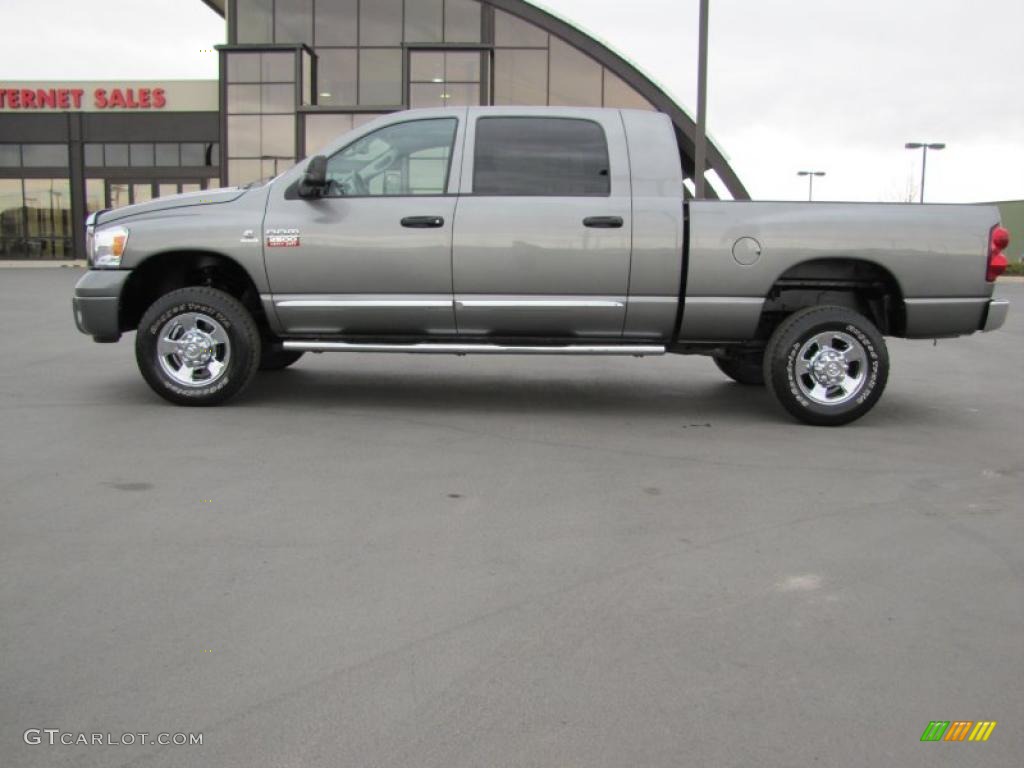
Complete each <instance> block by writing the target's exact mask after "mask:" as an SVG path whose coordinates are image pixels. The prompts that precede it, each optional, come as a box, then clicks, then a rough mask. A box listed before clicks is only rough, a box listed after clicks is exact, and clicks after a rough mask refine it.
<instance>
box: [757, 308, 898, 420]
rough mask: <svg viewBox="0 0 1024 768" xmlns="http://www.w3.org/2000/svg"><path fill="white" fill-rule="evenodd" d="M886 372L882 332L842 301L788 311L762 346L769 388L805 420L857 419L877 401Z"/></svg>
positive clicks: (885, 355)
mask: <svg viewBox="0 0 1024 768" xmlns="http://www.w3.org/2000/svg"><path fill="white" fill-rule="evenodd" d="M888 377H889V353H888V351H887V350H886V347H885V339H883V338H882V334H881V333H879V332H878V329H877V328H875V326H874V324H872V322H871V321H870V320H868V319H867V318H866V317H864V316H863V315H861V314H859V313H857V312H854V311H852V310H850V309H846V308H845V307H832V306H822V307H809V308H808V309H803V310H800V311H799V312H796V313H794V314H792V315H790V316H789V317H788V318H786V320H784V321H783V322H782V324H781V325H779V327H778V328H776V329H775V332H774V333H773V334H772V337H771V339H770V340H769V342H768V347H767V349H766V350H765V356H764V378H765V381H766V383H767V384H768V388H769V389H770V390H771V392H772V394H774V395H775V397H776V399H778V401H779V402H780V403H781V404H782V406H783V407H784V408H785V409H786V410H787V411H789V412H790V413H791V414H793V415H794V416H796V417H797V418H798V419H800V420H801V421H804V422H806V423H808V424H815V425H818V426H839V425H840V424H848V423H849V422H851V421H855V420H856V419H859V418H860V417H861V416H863V415H864V414H866V413H867V412H868V411H870V410H871V409H872V408H873V407H874V406H875V403H877V402H878V399H879V398H880V397H881V396H882V391H883V390H884V389H885V383H886V380H887V379H888Z"/></svg>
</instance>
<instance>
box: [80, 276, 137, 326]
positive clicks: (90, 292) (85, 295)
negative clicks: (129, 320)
mask: <svg viewBox="0 0 1024 768" xmlns="http://www.w3.org/2000/svg"><path fill="white" fill-rule="evenodd" d="M130 274H131V272H129V271H127V270H118V269H92V270H89V271H88V272H86V273H85V274H84V275H82V279H81V280H79V281H78V283H77V284H76V285H75V294H74V296H73V297H72V298H71V307H72V309H73V310H74V314H75V325H76V326H78V330H79V331H81V332H82V333H84V334H86V335H88V336H92V338H93V340H94V341H98V342H100V343H110V342H114V341H117V340H118V339H120V338H121V326H120V322H119V315H120V307H121V291H122V290H124V285H125V283H126V282H127V280H128V276H129V275H130Z"/></svg>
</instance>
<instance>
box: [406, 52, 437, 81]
mask: <svg viewBox="0 0 1024 768" xmlns="http://www.w3.org/2000/svg"><path fill="white" fill-rule="evenodd" d="M409 80H411V81H412V82H414V83H443V82H444V53H443V52H441V51H414V52H413V53H412V54H411V55H410V56H409Z"/></svg>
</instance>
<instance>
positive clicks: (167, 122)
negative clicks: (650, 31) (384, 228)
mask: <svg viewBox="0 0 1024 768" xmlns="http://www.w3.org/2000/svg"><path fill="white" fill-rule="evenodd" d="M193 1H194V2H200V1H202V2H205V3H206V5H208V6H209V7H210V8H211V9H212V11H213V12H216V13H217V14H219V15H220V16H222V17H223V18H224V20H225V26H226V35H225V37H226V39H227V44H225V45H222V46H219V47H218V51H219V67H220V77H219V79H218V80H216V81H195V80H192V81H188V80H181V81H162V82H137V81H136V82H16V83H15V82H0V259H13V258H42V259H66V258H72V257H73V256H74V255H75V254H80V253H82V252H83V246H84V243H83V241H82V238H83V234H82V226H81V224H82V222H83V221H84V219H85V217H86V215H87V214H88V213H90V212H92V211H95V210H99V209H102V208H113V207H118V206H122V205H128V204H130V203H138V202H144V201H147V200H150V199H153V198H155V197H160V196H164V195H169V194H176V193H178V192H186V191H194V190H202V189H208V188H211V187H216V186H221V185H234V184H243V183H247V182H250V181H254V180H256V179H260V178H266V177H270V176H274V175H276V174H277V173H280V172H281V171H283V170H284V169H286V168H288V167H290V166H291V165H292V164H294V163H295V162H296V160H297V159H299V158H303V157H306V156H309V155H311V154H315V153H316V151H317V150H318V149H319V148H320V147H322V146H323V145H325V144H326V143H328V142H329V141H331V140H333V139H334V138H335V137H336V136H338V135H340V134H342V133H345V132H346V131H349V130H351V129H353V128H354V127H358V126H360V125H362V124H364V123H366V122H367V121H369V120H372V119H374V118H375V117H377V116H379V115H381V114H385V113H388V112H393V111H396V110H401V109H409V108H416V107H445V106H449V107H460V106H469V105H488V104H494V105H523V106H544V105H553V106H583V107H601V106H605V107H627V108H633V109H652V110H658V111H661V112H664V113H665V114H667V115H669V116H670V117H671V119H672V121H673V123H674V124H675V128H676V134H677V139H678V142H679V147H680V149H681V154H682V163H683V174H684V176H685V177H686V178H687V183H688V185H689V186H690V188H691V189H692V184H691V183H690V181H689V179H690V177H692V175H693V167H694V136H695V126H694V123H693V120H692V119H691V118H690V116H689V115H687V114H686V112H684V111H683V110H682V108H681V107H679V105H678V104H676V103H675V102H674V101H673V100H672V99H671V98H670V97H669V96H668V95H667V94H666V93H665V92H664V91H663V90H662V89H661V88H659V87H658V86H657V85H656V84H655V83H654V82H652V81H651V80H650V79H648V78H647V77H646V76H645V75H644V74H642V73H641V72H640V71H639V70H637V69H636V68H635V67H634V66H632V65H631V64H629V62H627V61H626V60H625V59H623V58H622V57H621V56H619V55H618V54H616V53H615V52H613V51H612V50H610V49H609V48H608V47H606V46H605V45H603V44H602V43H600V42H599V41H597V40H595V39H594V38H592V37H590V36H588V35H587V34H585V33H584V32H582V31H580V30H579V29H577V28H576V27H574V26H573V25H571V24H569V23H567V22H565V21H563V20H561V19H559V18H557V17H555V16H553V15H551V14H549V13H547V12H545V11H543V10H540V9H539V8H537V7H535V6H533V5H530V4H529V3H526V2H523V0H193ZM708 165H709V167H710V169H711V171H710V172H709V174H708V179H709V182H710V190H709V192H708V194H709V195H710V196H727V197H734V198H738V199H743V198H747V197H748V195H747V193H746V190H745V189H744V187H743V185H742V183H741V182H740V180H739V179H738V177H737V176H736V174H735V173H734V172H733V171H732V169H731V168H730V167H729V165H728V163H727V162H726V161H725V159H724V158H723V156H722V154H721V153H720V152H719V150H718V149H717V147H715V146H714V144H713V143H712V144H709V146H708Z"/></svg>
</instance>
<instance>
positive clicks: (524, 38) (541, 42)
mask: <svg viewBox="0 0 1024 768" xmlns="http://www.w3.org/2000/svg"><path fill="white" fill-rule="evenodd" d="M494 44H495V45H499V46H509V47H515V48H546V47H547V45H548V33H547V32H545V31H544V30H543V29H541V28H540V27H535V26H534V25H533V24H531V23H530V22H528V21H523V20H522V19H520V18H519V17H518V16H513V15H512V14H510V13H505V12H504V11H499V10H497V9H495V11H494Z"/></svg>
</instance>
